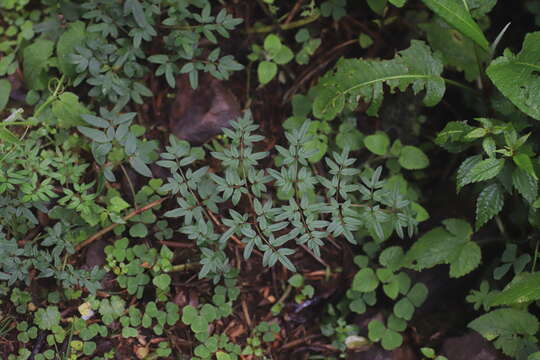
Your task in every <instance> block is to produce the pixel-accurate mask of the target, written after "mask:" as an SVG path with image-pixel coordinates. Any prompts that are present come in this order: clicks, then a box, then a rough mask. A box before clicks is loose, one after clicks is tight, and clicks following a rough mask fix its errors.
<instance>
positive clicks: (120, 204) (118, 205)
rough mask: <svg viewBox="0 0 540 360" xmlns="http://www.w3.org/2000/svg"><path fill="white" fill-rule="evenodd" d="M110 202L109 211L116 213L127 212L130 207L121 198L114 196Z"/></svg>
mask: <svg viewBox="0 0 540 360" xmlns="http://www.w3.org/2000/svg"><path fill="white" fill-rule="evenodd" d="M109 202H110V204H109V210H110V211H113V212H115V213H119V212H122V210H125V209H127V208H129V206H130V205H129V203H128V202H126V201H125V200H124V199H122V198H121V197H120V196H113V197H112V198H111V200H110V201H109Z"/></svg>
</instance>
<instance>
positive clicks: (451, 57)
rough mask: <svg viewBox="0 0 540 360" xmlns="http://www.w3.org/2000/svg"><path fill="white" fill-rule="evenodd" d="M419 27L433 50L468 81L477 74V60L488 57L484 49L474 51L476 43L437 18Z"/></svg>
mask: <svg viewBox="0 0 540 360" xmlns="http://www.w3.org/2000/svg"><path fill="white" fill-rule="evenodd" d="M419 27H420V28H421V29H422V30H425V32H426V35H427V38H428V42H429V44H430V45H431V47H432V48H433V50H436V51H439V52H440V53H441V54H442V57H443V59H444V63H445V64H447V65H449V66H452V67H455V68H456V69H458V70H460V71H463V72H464V73H465V78H466V79H467V80H468V81H473V80H474V79H476V78H477V77H478V76H479V74H480V72H479V69H478V60H480V61H486V60H487V59H488V56H489V55H488V53H487V52H486V51H484V50H482V49H478V50H477V51H475V47H476V45H475V43H474V42H473V41H472V40H471V39H469V38H468V37H465V36H463V35H461V34H460V33H459V32H458V31H457V30H454V29H453V28H451V27H450V26H448V25H447V24H446V23H445V22H444V21H443V20H441V19H439V18H435V19H433V20H432V21H431V22H429V23H426V24H420V25H419ZM477 56H478V57H479V59H477V58H476V57H477Z"/></svg>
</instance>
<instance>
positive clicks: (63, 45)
mask: <svg viewBox="0 0 540 360" xmlns="http://www.w3.org/2000/svg"><path fill="white" fill-rule="evenodd" d="M85 36H86V33H85V25H84V23H83V22H81V21H76V22H74V23H71V24H69V26H68V29H67V30H66V31H65V32H64V33H63V34H62V35H60V38H58V43H57V44H56V56H57V57H58V68H59V69H60V71H61V72H62V73H63V74H64V75H66V76H67V77H73V76H75V75H76V74H77V73H76V71H75V66H76V65H75V64H73V63H71V62H70V61H69V55H70V54H72V53H73V52H74V49H75V46H78V45H81V44H82V43H83V41H84V39H85Z"/></svg>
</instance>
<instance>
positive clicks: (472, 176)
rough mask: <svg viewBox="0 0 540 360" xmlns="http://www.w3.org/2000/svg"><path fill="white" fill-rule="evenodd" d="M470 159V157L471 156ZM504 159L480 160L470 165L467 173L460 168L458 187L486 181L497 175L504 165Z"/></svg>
mask: <svg viewBox="0 0 540 360" xmlns="http://www.w3.org/2000/svg"><path fill="white" fill-rule="evenodd" d="M469 159H470V158H469ZM467 160H468V159H467ZM504 163H505V160H504V159H502V158H501V159H495V158H489V159H485V160H480V161H478V162H476V163H475V164H474V165H473V166H471V167H470V170H468V172H467V173H465V174H462V173H460V170H461V167H460V170H458V189H459V188H461V187H463V186H465V185H468V184H472V183H476V182H480V181H486V180H489V179H492V178H494V177H495V176H497V175H498V174H499V173H500V172H501V170H502V168H503V167H504Z"/></svg>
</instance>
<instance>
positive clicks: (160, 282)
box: [152, 274, 171, 290]
mask: <svg viewBox="0 0 540 360" xmlns="http://www.w3.org/2000/svg"><path fill="white" fill-rule="evenodd" d="M152 284H154V285H155V286H157V287H158V288H159V289H161V290H167V289H168V288H169V285H171V277H170V276H169V275H167V274H160V275H158V276H156V277H155V278H154V279H153V280H152Z"/></svg>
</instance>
